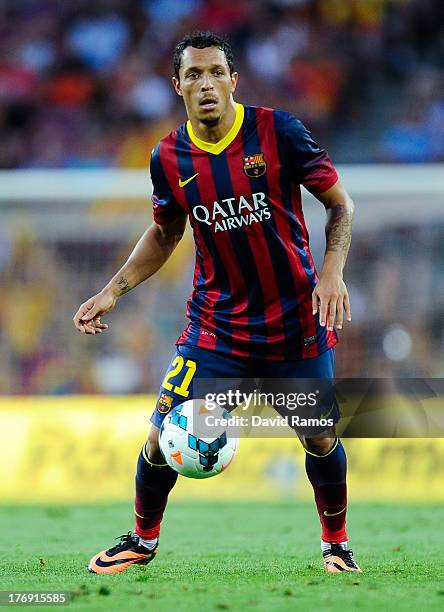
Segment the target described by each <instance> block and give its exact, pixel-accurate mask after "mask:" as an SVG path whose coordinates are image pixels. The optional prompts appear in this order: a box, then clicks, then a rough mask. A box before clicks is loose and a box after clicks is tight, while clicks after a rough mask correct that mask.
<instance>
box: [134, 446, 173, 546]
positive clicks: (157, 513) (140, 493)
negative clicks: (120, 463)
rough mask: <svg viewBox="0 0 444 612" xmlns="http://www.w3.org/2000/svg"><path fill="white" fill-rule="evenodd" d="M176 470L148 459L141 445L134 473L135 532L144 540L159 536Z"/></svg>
mask: <svg viewBox="0 0 444 612" xmlns="http://www.w3.org/2000/svg"><path fill="white" fill-rule="evenodd" d="M177 476H178V474H177V472H175V471H174V470H173V469H172V468H170V466H169V465H167V464H155V463H152V462H151V461H149V459H148V457H147V456H146V454H145V447H143V449H142V451H141V453H140V455H139V460H138V462H137V473H136V503H135V508H134V511H135V514H136V528H135V530H134V531H135V533H136V534H137V535H139V536H140V537H141V538H143V539H145V540H153V539H154V538H158V537H159V532H160V523H161V522H162V517H163V513H164V511H165V507H166V505H167V501H168V494H169V492H170V491H171V489H172V488H173V487H174V485H175V484H176V480H177Z"/></svg>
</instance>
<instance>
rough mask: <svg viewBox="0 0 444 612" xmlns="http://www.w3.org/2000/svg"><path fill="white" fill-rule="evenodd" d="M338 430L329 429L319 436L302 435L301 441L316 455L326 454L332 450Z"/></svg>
mask: <svg viewBox="0 0 444 612" xmlns="http://www.w3.org/2000/svg"><path fill="white" fill-rule="evenodd" d="M336 439H337V437H336V432H335V431H334V430H329V431H326V432H324V433H323V434H321V435H319V436H313V437H310V438H308V437H305V436H302V438H301V442H302V445H303V447H304V448H305V449H306V450H307V451H308V452H309V453H314V454H315V455H326V454H327V453H328V452H330V451H331V449H332V448H333V446H334V444H335V443H336Z"/></svg>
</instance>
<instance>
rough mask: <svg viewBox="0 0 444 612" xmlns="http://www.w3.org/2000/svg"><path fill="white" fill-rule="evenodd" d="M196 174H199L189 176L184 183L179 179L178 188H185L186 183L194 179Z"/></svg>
mask: <svg viewBox="0 0 444 612" xmlns="http://www.w3.org/2000/svg"><path fill="white" fill-rule="evenodd" d="M198 174H199V172H196V174H193V176H190V178H188V179H185V180H184V181H183V180H182V179H181V178H180V177H179V187H185V185H188V183H190V182H191V181H192V180H193V179H195V178H196V176H197V175H198Z"/></svg>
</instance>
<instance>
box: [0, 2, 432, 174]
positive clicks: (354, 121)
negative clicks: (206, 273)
mask: <svg viewBox="0 0 444 612" xmlns="http://www.w3.org/2000/svg"><path fill="white" fill-rule="evenodd" d="M0 23H1V25H0V136H1V141H2V148H1V153H0V167H3V168H17V167H19V168H42V167H45V168H46V167H60V168H66V167H108V166H122V167H146V165H147V157H148V152H149V151H150V150H151V148H152V146H153V145H154V144H155V143H156V142H157V140H158V139H159V137H160V136H162V135H163V134H165V132H167V131H169V130H170V129H171V128H173V127H175V126H176V125H177V124H178V123H179V122H181V121H182V120H183V118H184V113H183V109H182V104H181V100H180V99H179V98H178V97H177V96H176V95H175V94H174V92H173V89H172V87H171V84H170V82H169V79H170V77H171V75H172V72H173V69H172V51H173V48H174V45H175V44H176V42H177V41H178V40H179V39H180V38H181V37H182V36H183V34H184V33H186V32H188V31H190V30H193V29H209V30H213V31H216V32H218V33H221V34H224V35H226V36H227V37H228V38H229V40H230V41H231V43H232V45H233V48H234V52H235V59H236V67H237V69H238V71H239V73H240V77H241V78H240V83H239V90H238V96H237V97H238V99H239V100H242V101H243V102H245V103H250V104H256V105H267V106H272V107H274V108H283V109H286V110H290V111H292V112H294V113H295V114H296V115H297V116H299V117H300V118H301V119H303V120H304V121H306V122H307V123H308V125H309V126H310V127H311V129H312V130H313V131H314V133H315V134H316V136H317V137H318V139H319V140H321V142H322V143H323V144H324V145H325V146H327V148H328V149H329V150H330V152H331V154H332V155H333V158H334V159H335V161H336V163H348V162H369V161H438V160H443V159H444V100H443V91H444V83H443V72H442V68H443V57H444V38H443V35H442V24H443V23H444V4H443V2H442V1H441V0H132V1H131V2H128V1H124V0H95V1H94V2H90V1H89V0H88V1H87V0H73V1H69V2H65V1H62V0H2V2H1V3H0Z"/></svg>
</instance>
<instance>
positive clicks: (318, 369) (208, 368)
mask: <svg viewBox="0 0 444 612" xmlns="http://www.w3.org/2000/svg"><path fill="white" fill-rule="evenodd" d="M334 361H335V354H334V349H333V348H331V349H329V350H328V351H325V352H324V353H322V354H321V355H319V356H318V357H312V358H311V359H299V360H296V361H271V360H252V359H245V358H242V357H236V356H233V355H225V354H223V353H216V352H215V351H209V350H207V349H202V348H198V347H196V346H191V345H186V344H181V345H178V346H177V347H176V353H175V354H174V356H173V359H172V361H171V363H170V365H169V366H168V369H167V371H166V373H165V377H164V379H163V382H162V384H161V387H160V391H159V396H158V398H157V402H156V408H155V410H154V412H153V414H152V416H151V422H152V423H154V425H156V426H157V427H160V426H161V424H162V421H163V419H164V418H165V415H166V414H168V412H170V410H172V409H173V408H174V407H175V406H177V405H179V404H181V403H183V402H184V401H186V400H189V399H193V380H194V379H205V378H211V379H244V378H245V379H252V378H264V379H279V378H281V379H283V378H295V379H296V378H300V379H307V378H317V379H333V377H334ZM334 412H335V413H334V417H335V422H336V421H337V420H338V418H339V413H338V410H337V407H336V408H335V411H334Z"/></svg>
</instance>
